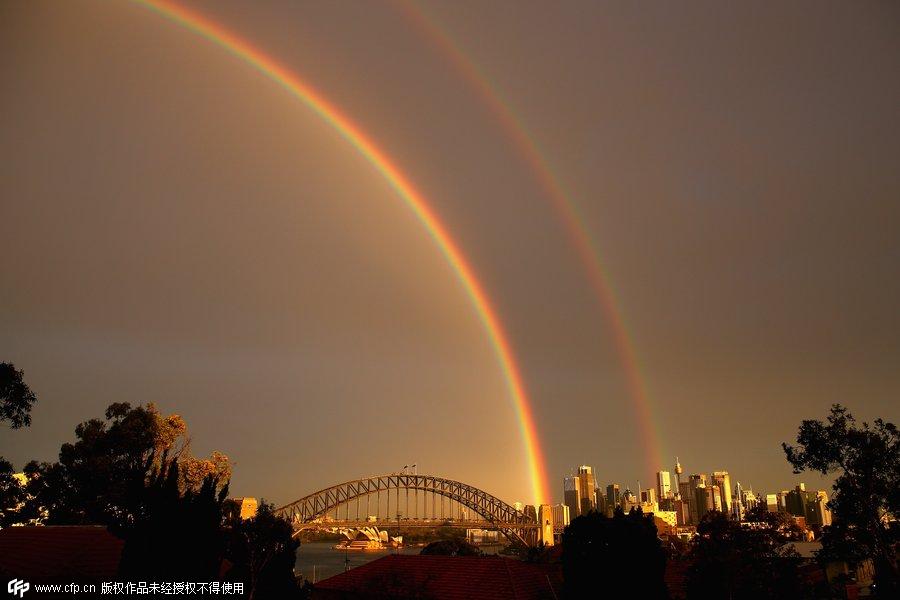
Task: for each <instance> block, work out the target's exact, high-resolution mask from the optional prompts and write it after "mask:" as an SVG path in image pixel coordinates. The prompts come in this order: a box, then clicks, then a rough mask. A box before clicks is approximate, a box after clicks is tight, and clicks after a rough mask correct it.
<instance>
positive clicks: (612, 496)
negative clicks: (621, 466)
mask: <svg viewBox="0 0 900 600" xmlns="http://www.w3.org/2000/svg"><path fill="white" fill-rule="evenodd" d="M621 504H622V496H621V494H620V493H619V484H618V483H611V484H609V485H608V486H606V510H607V512H608V513H610V514H611V513H612V512H613V511H615V510H616V507H617V506H621Z"/></svg>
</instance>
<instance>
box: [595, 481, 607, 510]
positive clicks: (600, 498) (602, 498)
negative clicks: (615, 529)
mask: <svg viewBox="0 0 900 600" xmlns="http://www.w3.org/2000/svg"><path fill="white" fill-rule="evenodd" d="M594 501H595V503H596V507H597V512H598V513H600V514H601V515H605V514H606V513H607V509H606V495H605V494H604V493H603V490H602V489H600V488H595V489H594Z"/></svg>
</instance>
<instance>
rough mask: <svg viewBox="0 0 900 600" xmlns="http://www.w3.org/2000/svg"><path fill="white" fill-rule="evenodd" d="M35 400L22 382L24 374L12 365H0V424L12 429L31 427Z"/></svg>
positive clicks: (23, 381)
mask: <svg viewBox="0 0 900 600" xmlns="http://www.w3.org/2000/svg"><path fill="white" fill-rule="evenodd" d="M36 401H37V398H36V397H35V395H34V392H32V391H31V388H29V387H28V384H26V383H25V380H24V372H23V371H17V370H16V367H15V366H14V365H13V364H12V363H6V362H5V363H0V423H3V422H4V421H6V422H8V423H9V426H10V427H11V428H12V429H19V428H21V427H28V426H29V425H31V407H32V406H34V403H35V402H36Z"/></svg>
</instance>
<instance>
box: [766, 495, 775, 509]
mask: <svg viewBox="0 0 900 600" xmlns="http://www.w3.org/2000/svg"><path fill="white" fill-rule="evenodd" d="M766 510H767V511H769V512H772V513H777V512H778V494H766Z"/></svg>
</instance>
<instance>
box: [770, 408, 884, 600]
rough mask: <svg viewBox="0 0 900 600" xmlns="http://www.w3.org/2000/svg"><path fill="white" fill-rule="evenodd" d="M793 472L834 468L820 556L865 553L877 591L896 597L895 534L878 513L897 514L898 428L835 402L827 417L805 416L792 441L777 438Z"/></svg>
mask: <svg viewBox="0 0 900 600" xmlns="http://www.w3.org/2000/svg"><path fill="white" fill-rule="evenodd" d="M782 447H783V448H784V452H785V455H786V456H787V460H788V462H790V463H791V465H793V467H794V472H795V473H800V472H802V471H805V470H810V471H817V472H819V473H822V474H828V473H837V474H838V477H837V479H836V480H835V483H834V488H833V489H834V493H833V494H832V497H831V500H830V501H829V502H828V506H829V508H830V509H831V510H832V512H833V515H834V524H833V525H832V526H831V527H826V528H824V531H823V537H822V544H823V557H822V558H823V559H841V560H847V561H848V562H850V563H857V562H859V561H860V560H862V559H863V558H871V559H872V560H873V563H874V566H875V580H876V589H877V590H878V595H879V596H880V597H890V598H897V597H900V573H898V565H897V557H896V551H895V547H896V544H897V541H898V540H897V534H896V532H895V531H892V530H891V529H890V528H889V527H888V525H887V522H886V519H884V517H885V515H888V514H893V515H897V514H900V485H898V481H900V433H898V430H897V427H896V426H894V424H893V423H887V422H885V421H883V420H881V419H876V420H875V422H874V424H873V425H872V426H870V425H869V424H868V423H862V425H861V426H860V425H859V424H857V422H856V419H854V418H853V415H851V414H850V413H849V412H848V411H847V409H846V408H844V407H843V406H841V405H839V404H836V405H834V406H833V407H832V408H831V413H830V414H829V415H828V419H827V422H822V421H814V420H806V421H803V422H802V423H801V424H800V429H799V430H798V432H797V446H796V447H794V446H789V445H788V444H782Z"/></svg>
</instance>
